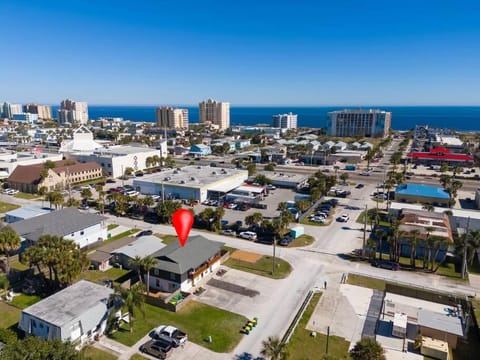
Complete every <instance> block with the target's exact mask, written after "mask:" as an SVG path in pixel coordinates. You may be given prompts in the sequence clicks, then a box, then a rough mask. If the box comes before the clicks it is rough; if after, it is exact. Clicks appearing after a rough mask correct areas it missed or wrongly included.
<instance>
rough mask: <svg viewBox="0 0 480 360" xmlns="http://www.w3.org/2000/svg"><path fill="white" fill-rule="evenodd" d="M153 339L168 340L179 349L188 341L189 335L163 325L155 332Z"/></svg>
mask: <svg viewBox="0 0 480 360" xmlns="http://www.w3.org/2000/svg"><path fill="white" fill-rule="evenodd" d="M153 337H154V338H159V339H165V338H167V339H168V340H169V341H170V343H171V344H172V345H173V346H175V347H177V346H179V345H182V344H185V343H186V342H187V340H188V335H187V334H185V333H184V332H182V331H180V330H178V329H177V328H176V327H174V326H165V325H161V326H159V327H157V328H156V329H154V330H153Z"/></svg>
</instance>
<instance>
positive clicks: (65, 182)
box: [7, 160, 103, 193]
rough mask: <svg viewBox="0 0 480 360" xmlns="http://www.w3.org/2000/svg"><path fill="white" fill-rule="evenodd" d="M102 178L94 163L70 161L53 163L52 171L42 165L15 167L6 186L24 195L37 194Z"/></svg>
mask: <svg viewBox="0 0 480 360" xmlns="http://www.w3.org/2000/svg"><path fill="white" fill-rule="evenodd" d="M101 177H103V171H102V168H101V167H100V165H99V164H97V163H96V162H88V163H78V162H76V161H72V160H63V161H57V162H55V167H54V168H52V169H48V168H45V166H44V165H43V164H36V165H26V166H17V167H16V168H15V170H14V171H13V172H12V174H11V175H10V176H9V177H8V180H7V181H8V186H9V187H11V188H13V189H17V190H19V191H22V192H26V193H38V191H39V189H40V188H42V187H45V188H46V189H47V191H52V190H55V189H67V188H68V187H69V186H70V185H74V184H78V183H81V182H84V181H90V180H95V179H99V178H101Z"/></svg>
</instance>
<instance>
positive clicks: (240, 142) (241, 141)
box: [235, 139, 251, 150]
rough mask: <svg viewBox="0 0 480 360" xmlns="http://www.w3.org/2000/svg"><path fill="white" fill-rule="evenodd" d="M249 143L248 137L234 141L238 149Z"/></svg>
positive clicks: (245, 146) (247, 145)
mask: <svg viewBox="0 0 480 360" xmlns="http://www.w3.org/2000/svg"><path fill="white" fill-rule="evenodd" d="M250 145H251V143H250V139H239V140H237V141H236V142H235V147H236V148H237V149H239V150H241V149H245V148H247V147H249V146H250Z"/></svg>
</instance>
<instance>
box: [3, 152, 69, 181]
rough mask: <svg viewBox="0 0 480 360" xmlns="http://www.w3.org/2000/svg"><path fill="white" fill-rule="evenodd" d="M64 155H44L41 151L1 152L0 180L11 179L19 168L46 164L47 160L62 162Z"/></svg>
mask: <svg viewBox="0 0 480 360" xmlns="http://www.w3.org/2000/svg"><path fill="white" fill-rule="evenodd" d="M62 158H63V156H62V154H55V153H42V152H41V151H35V150H34V151H32V152H24V151H22V152H16V151H8V150H4V151H0V178H2V179H3V178H7V177H9V176H10V175H11V174H12V173H13V171H14V170H15V169H16V168H17V166H20V165H22V166H27V165H38V164H44V163H45V162H46V161H47V160H50V161H60V160H62Z"/></svg>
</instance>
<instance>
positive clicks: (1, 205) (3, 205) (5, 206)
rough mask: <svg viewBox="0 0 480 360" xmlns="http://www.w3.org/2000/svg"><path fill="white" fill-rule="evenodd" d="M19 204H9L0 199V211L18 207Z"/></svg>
mask: <svg viewBox="0 0 480 360" xmlns="http://www.w3.org/2000/svg"><path fill="white" fill-rule="evenodd" d="M19 207H20V205H16V204H10V203H7V202H3V201H0V213H2V214H3V213H6V212H9V211H12V210H15V209H18V208H19Z"/></svg>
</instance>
